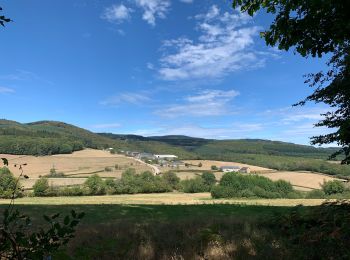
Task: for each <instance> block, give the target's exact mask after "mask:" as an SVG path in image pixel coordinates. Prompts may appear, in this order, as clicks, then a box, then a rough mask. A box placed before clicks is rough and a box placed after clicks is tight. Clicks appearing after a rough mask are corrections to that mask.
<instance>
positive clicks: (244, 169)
mask: <svg viewBox="0 0 350 260" xmlns="http://www.w3.org/2000/svg"><path fill="white" fill-rule="evenodd" d="M220 170H221V171H222V172H240V173H250V168H249V167H239V166H222V167H220Z"/></svg>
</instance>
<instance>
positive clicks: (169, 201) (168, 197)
mask: <svg viewBox="0 0 350 260" xmlns="http://www.w3.org/2000/svg"><path fill="white" fill-rule="evenodd" d="M324 201H325V200H323V199H224V200H213V199H211V196H210V193H194V194H188V193H178V192H172V193H158V194H133V195H106V196H84V197H33V198H29V197H25V198H20V199H16V201H15V203H16V204H17V205H81V204H88V205H98V204H134V205H136V204H138V205H140V204H143V205H179V204H183V205H197V204H244V205H266V206H296V205H305V206H315V205H320V204H322V203H323V202H324ZM7 203H9V200H0V204H7Z"/></svg>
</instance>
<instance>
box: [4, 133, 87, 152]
mask: <svg viewBox="0 0 350 260" xmlns="http://www.w3.org/2000/svg"><path fill="white" fill-rule="evenodd" d="M83 148H84V146H83V144H82V143H81V142H78V141H71V140H66V139H57V138H40V137H35V138H33V137H21V136H20V137H16V136H6V137H3V136H2V137H1V138H0V153H6V154H18V155H51V154H68V153H72V152H74V151H79V150H82V149H83Z"/></svg>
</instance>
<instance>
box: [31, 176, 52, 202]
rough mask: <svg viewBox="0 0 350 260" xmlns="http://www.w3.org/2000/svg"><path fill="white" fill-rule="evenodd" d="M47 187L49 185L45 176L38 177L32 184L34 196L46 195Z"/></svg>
mask: <svg viewBox="0 0 350 260" xmlns="http://www.w3.org/2000/svg"><path fill="white" fill-rule="evenodd" d="M49 188H50V186H49V181H48V180H47V178H40V179H38V180H37V181H36V182H35V183H34V185H33V193H34V196H38V197H42V196H46V195H47V192H48V190H49Z"/></svg>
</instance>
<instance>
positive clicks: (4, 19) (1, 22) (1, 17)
mask: <svg viewBox="0 0 350 260" xmlns="http://www.w3.org/2000/svg"><path fill="white" fill-rule="evenodd" d="M0 11H2V8H1V6H0ZM11 21H12V20H11V19H10V18H7V17H6V16H4V15H0V25H1V26H5V23H9V22H11Z"/></svg>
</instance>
